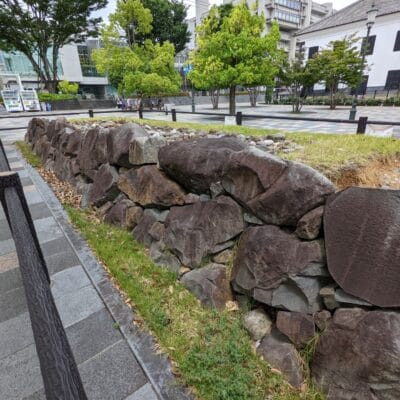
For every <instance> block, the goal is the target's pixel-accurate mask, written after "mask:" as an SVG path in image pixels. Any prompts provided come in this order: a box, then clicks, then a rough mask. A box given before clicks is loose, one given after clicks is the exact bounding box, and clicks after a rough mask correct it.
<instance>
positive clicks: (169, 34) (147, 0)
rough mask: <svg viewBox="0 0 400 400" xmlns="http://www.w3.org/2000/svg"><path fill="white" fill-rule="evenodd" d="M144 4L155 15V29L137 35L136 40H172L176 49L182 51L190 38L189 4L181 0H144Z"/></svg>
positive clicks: (159, 41) (158, 41) (141, 41)
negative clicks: (187, 21) (186, 4)
mask: <svg viewBox="0 0 400 400" xmlns="http://www.w3.org/2000/svg"><path fill="white" fill-rule="evenodd" d="M142 3H143V6H144V7H146V8H147V9H148V10H150V12H151V14H152V17H153V21H154V23H153V29H152V30H151V31H150V32H147V33H141V34H138V35H137V36H136V40H137V41H139V42H140V43H142V44H143V43H144V42H145V40H151V41H152V42H154V43H160V44H163V43H165V42H170V43H172V44H173V45H174V46H175V51H176V52H177V53H179V52H180V51H182V50H183V49H184V48H185V46H186V43H187V42H188V41H189V40H190V32H189V31H188V24H187V23H186V22H185V20H186V17H187V6H185V4H184V3H183V2H182V1H179V0H142Z"/></svg>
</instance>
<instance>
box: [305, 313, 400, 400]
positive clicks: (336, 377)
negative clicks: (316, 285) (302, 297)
mask: <svg viewBox="0 0 400 400" xmlns="http://www.w3.org/2000/svg"><path fill="white" fill-rule="evenodd" d="M399 332H400V314H399V313H397V312H389V311H364V310H361V309H357V308H355V309H340V310H337V311H336V313H335V315H334V317H333V319H332V321H331V322H330V323H329V326H328V328H327V329H326V331H325V332H324V333H323V334H322V336H321V338H320V340H319V341H318V344H317V347H316V352H315V356H314V360H313V362H312V374H313V377H314V379H315V380H316V382H317V384H318V385H319V386H320V387H321V388H322V389H323V390H324V392H326V393H329V395H328V399H332V400H349V399H351V400H395V399H399V398H400V380H399V376H400V342H399V339H398V337H399Z"/></svg>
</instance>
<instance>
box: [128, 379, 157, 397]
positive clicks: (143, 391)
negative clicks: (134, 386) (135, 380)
mask: <svg viewBox="0 0 400 400" xmlns="http://www.w3.org/2000/svg"><path fill="white" fill-rule="evenodd" d="M125 400H158V397H157V395H156V392H155V391H154V389H153V388H152V386H151V385H150V383H146V384H145V385H144V386H142V387H141V388H140V389H139V390H137V391H136V392H135V393H133V394H131V395H130V396H128V397H127V398H126V399H125Z"/></svg>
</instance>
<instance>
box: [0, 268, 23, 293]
mask: <svg viewBox="0 0 400 400" xmlns="http://www.w3.org/2000/svg"><path fill="white" fill-rule="evenodd" d="M19 287H22V278H21V272H20V270H19V268H13V269H10V270H8V271H6V272H2V273H0V293H5V292H8V291H10V290H14V289H17V288H19Z"/></svg>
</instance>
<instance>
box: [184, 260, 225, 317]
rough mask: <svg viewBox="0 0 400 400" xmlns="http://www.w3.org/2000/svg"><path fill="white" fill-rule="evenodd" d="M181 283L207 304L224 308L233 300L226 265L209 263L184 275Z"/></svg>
mask: <svg viewBox="0 0 400 400" xmlns="http://www.w3.org/2000/svg"><path fill="white" fill-rule="evenodd" d="M181 283H182V284H183V286H185V287H186V289H188V290H189V291H190V292H192V293H193V294H194V295H195V296H196V297H197V298H198V299H199V300H200V301H201V303H202V304H204V305H205V306H208V307H211V308H216V309H218V310H223V309H224V308H225V305H226V303H227V302H228V301H232V291H231V288H230V285H229V278H228V276H227V269H226V266H225V265H221V264H209V265H206V266H205V267H203V268H199V269H195V270H193V271H190V272H188V273H186V274H185V275H183V277H182V279H181Z"/></svg>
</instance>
